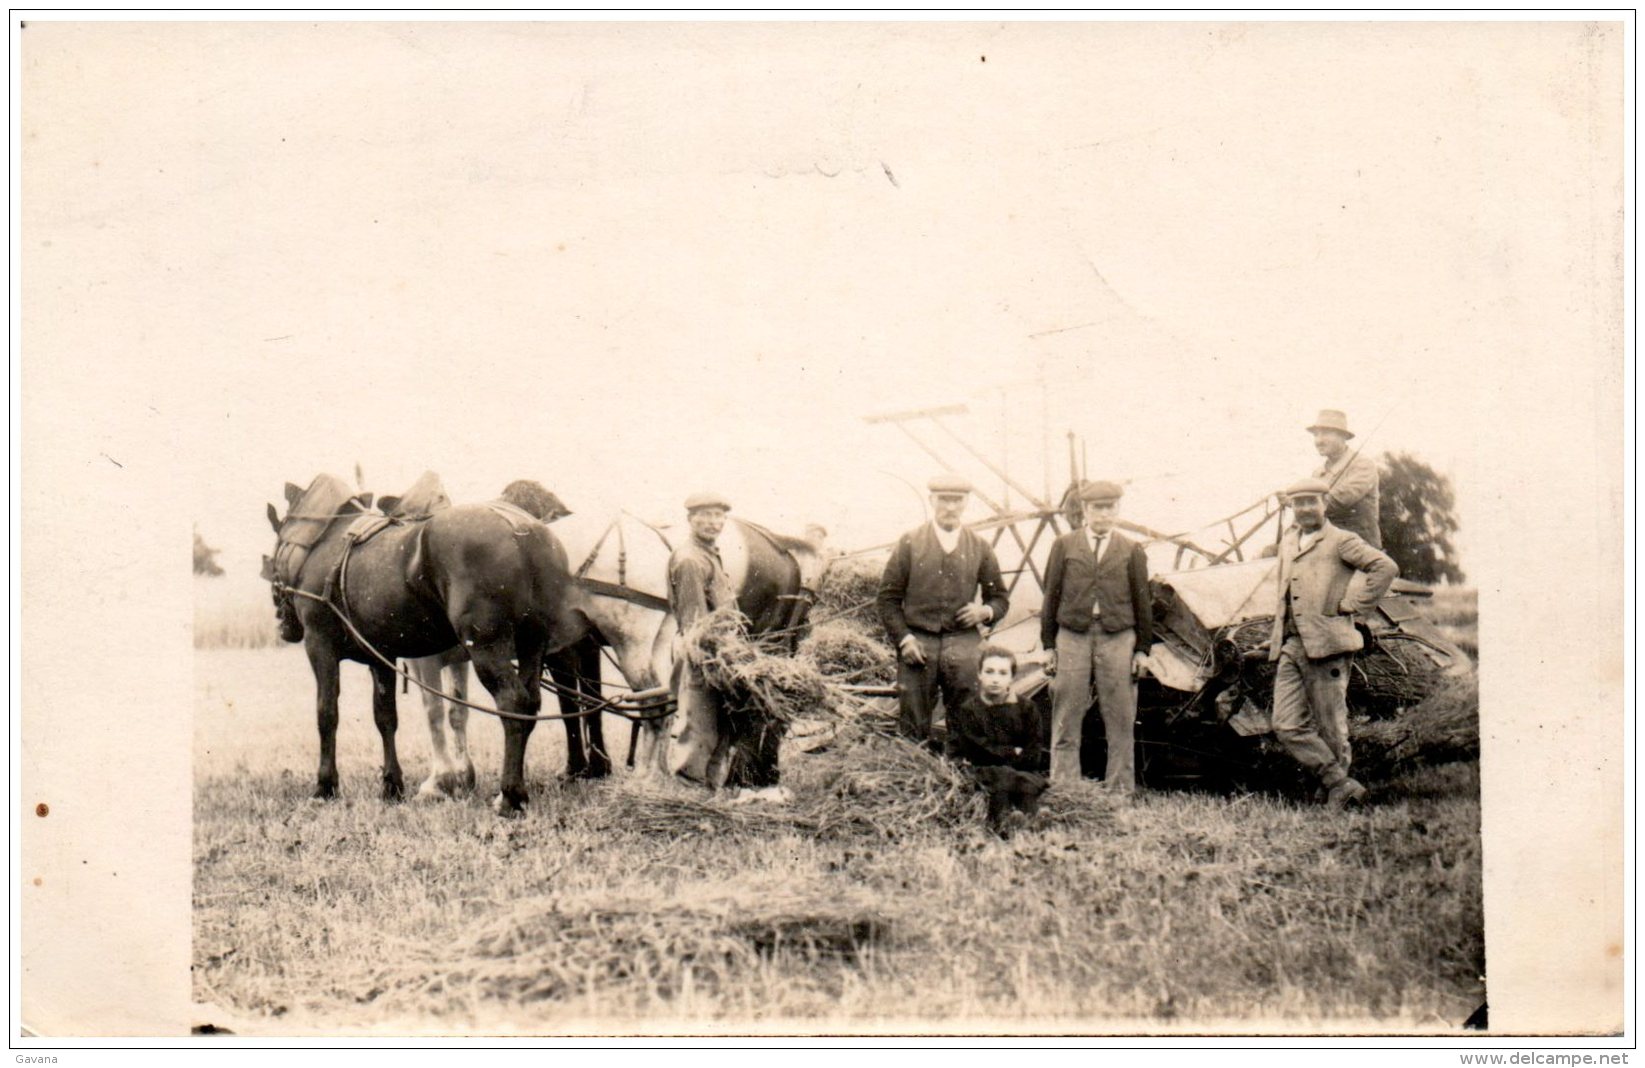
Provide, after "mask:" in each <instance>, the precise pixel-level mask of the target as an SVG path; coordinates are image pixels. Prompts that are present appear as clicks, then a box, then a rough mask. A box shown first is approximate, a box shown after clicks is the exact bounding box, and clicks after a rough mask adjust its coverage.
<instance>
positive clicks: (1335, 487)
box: [1308, 408, 1382, 549]
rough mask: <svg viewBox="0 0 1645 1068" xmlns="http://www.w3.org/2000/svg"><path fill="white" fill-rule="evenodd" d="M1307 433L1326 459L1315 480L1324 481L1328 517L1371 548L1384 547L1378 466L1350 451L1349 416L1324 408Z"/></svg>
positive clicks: (1351, 433)
mask: <svg viewBox="0 0 1645 1068" xmlns="http://www.w3.org/2000/svg"><path fill="white" fill-rule="evenodd" d="M1308 432H1309V433H1310V434H1312V435H1314V450H1315V451H1316V452H1318V453H1319V454H1320V456H1322V457H1324V458H1325V463H1324V465H1323V466H1321V467H1320V469H1319V470H1317V471H1315V472H1314V477H1315V478H1319V479H1324V480H1325V486H1326V493H1325V518H1326V519H1328V520H1330V521H1331V525H1332V526H1335V527H1339V528H1340V529H1342V530H1347V531H1352V532H1353V533H1355V534H1358V535H1359V536H1360V537H1362V538H1364V539H1365V540H1366V541H1367V542H1369V543H1370V545H1371V548H1373V549H1380V548H1382V525H1381V520H1380V519H1379V518H1378V515H1377V511H1378V509H1379V508H1380V507H1381V495H1380V493H1379V491H1378V475H1377V463H1376V461H1375V460H1373V459H1371V458H1370V457H1369V456H1362V455H1360V453H1359V450H1357V449H1355V450H1350V449H1349V448H1348V442H1349V441H1351V440H1352V439H1353V436H1354V432H1353V431H1352V430H1349V429H1348V416H1347V414H1346V413H1343V412H1340V411H1338V410H1336V409H1335V408H1324V409H1322V410H1321V411H1320V413H1319V418H1318V419H1316V420H1314V425H1313V426H1310V427H1309V428H1308Z"/></svg>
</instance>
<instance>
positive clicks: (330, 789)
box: [309, 782, 337, 801]
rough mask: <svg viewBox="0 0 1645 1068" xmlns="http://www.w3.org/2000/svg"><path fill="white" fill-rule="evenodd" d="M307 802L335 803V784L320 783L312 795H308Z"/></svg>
mask: <svg viewBox="0 0 1645 1068" xmlns="http://www.w3.org/2000/svg"><path fill="white" fill-rule="evenodd" d="M309 800H310V801H335V800H337V784H336V783H334V782H322V783H320V785H318V786H316V787H315V788H314V793H312V794H310V795H309Z"/></svg>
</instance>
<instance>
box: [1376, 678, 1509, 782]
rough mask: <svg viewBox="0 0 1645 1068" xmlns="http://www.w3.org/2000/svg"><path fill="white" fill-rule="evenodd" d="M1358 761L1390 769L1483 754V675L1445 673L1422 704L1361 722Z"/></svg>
mask: <svg viewBox="0 0 1645 1068" xmlns="http://www.w3.org/2000/svg"><path fill="white" fill-rule="evenodd" d="M1352 741H1353V747H1354V766H1355V767H1356V768H1364V769H1365V770H1366V771H1368V772H1377V773H1382V774H1386V773H1389V772H1392V771H1394V770H1396V769H1399V768H1401V767H1406V766H1415V765H1422V764H1430V765H1431V764H1446V763H1451V762H1454V761H1461V760H1477V759H1479V677H1478V676H1476V675H1474V674H1473V673H1471V672H1469V673H1465V674H1458V675H1442V676H1440V677H1439V678H1438V680H1437V683H1436V685H1435V687H1434V689H1433V691H1432V692H1431V693H1430V694H1429V695H1428V696H1427V697H1426V698H1425V699H1423V701H1422V703H1421V704H1418V705H1416V706H1415V707H1413V708H1409V709H1407V710H1405V711H1404V712H1403V713H1402V714H1400V715H1399V716H1397V717H1395V718H1393V719H1387V720H1372V721H1370V722H1367V723H1356V724H1355V725H1354V732H1353V739H1352Z"/></svg>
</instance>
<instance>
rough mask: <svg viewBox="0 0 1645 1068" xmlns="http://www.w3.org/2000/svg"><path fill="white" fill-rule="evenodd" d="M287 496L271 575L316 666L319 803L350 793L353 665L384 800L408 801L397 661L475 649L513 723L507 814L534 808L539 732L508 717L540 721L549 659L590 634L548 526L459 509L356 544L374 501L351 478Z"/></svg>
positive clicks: (506, 512) (502, 806) (503, 799)
mask: <svg viewBox="0 0 1645 1068" xmlns="http://www.w3.org/2000/svg"><path fill="white" fill-rule="evenodd" d="M286 499H287V501H288V503H289V505H290V509H289V512H288V514H287V515H286V517H285V518H284V519H282V518H280V516H279V513H278V512H277V511H276V510H275V508H274V506H273V505H269V509H268V513H269V521H270V523H271V524H272V525H273V526H274V529H275V533H276V534H277V535H279V538H278V541H277V543H276V547H275V554H274V556H273V558H265V560H264V577H265V578H267V579H269V581H270V582H271V583H273V585H274V604H275V609H276V612H277V614H278V616H279V620H280V635H281V637H282V638H284V639H285V640H287V641H291V642H297V641H301V642H302V643H303V646H304V649H305V650H306V651H307V653H308V659H309V664H310V666H311V667H312V668H313V670H314V680H315V687H316V690H317V719H318V725H319V732H320V768H319V776H318V783H317V785H316V787H315V796H316V797H320V798H329V797H334V796H335V795H336V793H337V753H336V748H337V694H338V676H339V670H338V669H339V664H340V662H341V661H343V660H355V661H359V662H361V663H364V664H365V665H366V666H367V667H369V668H370V669H371V674H372V683H373V693H372V714H373V718H374V719H375V720H376V724H377V730H378V733H379V734H380V735H381V736H382V742H383V796H384V797H385V798H388V799H396V798H399V797H400V796H401V795H402V794H403V792H404V780H403V777H402V774H401V771H400V762H399V757H398V755H397V754H396V751H395V741H394V735H395V730H396V728H397V713H396V709H395V694H394V683H395V676H396V672H395V670H394V667H393V661H394V660H395V658H397V657H406V658H412V657H424V656H431V655H433V654H435V653H440V652H444V651H445V650H447V649H450V648H451V647H452V646H461V647H462V648H463V649H465V650H466V651H467V652H468V655H469V657H470V658H471V659H472V660H473V662H474V667H475V672H476V673H477V674H478V675H479V678H480V682H481V683H482V684H483V685H484V686H485V688H486V689H487V690H489V691H490V692H491V695H492V697H493V698H494V699H495V701H496V704H497V708H498V709H499V710H500V711H501V712H503V713H504V714H505V718H504V719H503V735H504V746H503V769H502V784H501V792H500V794H499V796H498V808H499V811H503V812H507V813H512V812H517V811H518V810H519V809H520V808H521V807H522V806H523V805H524V804H525V801H526V787H525V750H526V742H527V740H528V739H529V737H530V735H531V729H532V727H533V726H534V724H533V722H531V721H530V720H529V719H514V718H507V716H509V715H513V716H535V715H537V714H538V711H539V709H540V708H541V705H542V699H541V694H540V692H539V689H538V680H539V679H540V677H541V674H542V668H543V661H544V657H545V656H546V655H547V654H548V653H549V652H550V651H553V650H557V649H560V648H564V647H565V646H566V645H569V644H570V643H571V642H572V641H574V640H575V639H576V637H577V635H578V631H579V624H578V622H577V620H576V619H575V617H574V616H573V615H572V614H571V611H570V590H571V576H570V573H569V571H568V569H567V564H566V555H565V550H564V548H563V547H562V546H561V545H560V544H559V542H558V541H557V540H556V539H555V537H554V536H553V535H552V534H551V533H550V532H549V530H548V528H547V527H546V526H544V525H543V524H542V523H539V522H536V521H535V520H533V519H532V518H531V517H529V516H525V515H523V514H521V513H519V512H518V511H517V510H515V509H511V508H508V507H507V506H502V505H486V504H479V505H464V506H460V507H453V508H449V509H445V510H443V511H440V512H438V513H436V514H434V515H433V516H431V517H430V518H428V519H427V520H424V521H421V522H417V523H409V524H407V523H390V524H389V525H387V526H386V527H385V528H383V529H381V530H379V531H377V532H376V533H374V534H371V535H370V536H367V537H363V538H361V539H360V540H356V539H357V536H359V535H360V531H359V530H358V529H357V528H356V524H357V522H358V521H359V517H360V515H361V513H362V512H363V511H364V509H365V507H366V502H365V501H364V500H362V499H360V498H356V497H353V496H351V495H349V493H348V491H347V487H346V484H344V483H343V482H342V480H341V479H338V478H336V477H335V476H330V475H322V476H320V477H319V478H317V479H315V481H314V484H313V485H311V486H310V487H309V489H308V490H307V491H306V492H304V491H299V490H298V489H297V487H296V486H294V485H291V484H289V483H288V484H287V486H286ZM377 521H378V522H382V523H388V521H387V520H377ZM345 619H346V622H345ZM368 645H369V646H370V648H367V646H368ZM379 656H381V657H382V658H383V659H379ZM384 660H386V661H387V663H385V662H384Z"/></svg>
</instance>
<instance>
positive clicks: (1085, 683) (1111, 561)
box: [1040, 482, 1154, 794]
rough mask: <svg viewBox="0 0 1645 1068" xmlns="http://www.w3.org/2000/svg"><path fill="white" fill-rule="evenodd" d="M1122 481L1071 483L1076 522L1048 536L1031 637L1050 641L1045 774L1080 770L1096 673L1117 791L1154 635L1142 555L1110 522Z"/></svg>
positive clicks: (1126, 769) (1129, 765)
mask: <svg viewBox="0 0 1645 1068" xmlns="http://www.w3.org/2000/svg"><path fill="white" fill-rule="evenodd" d="M1122 492H1123V491H1122V490H1121V487H1120V486H1119V484H1118V483H1115V482H1087V483H1085V484H1084V485H1083V486H1081V487H1080V493H1079V497H1080V507H1081V509H1082V511H1083V514H1084V518H1085V522H1084V523H1083V524H1082V525H1081V526H1080V528H1079V529H1078V530H1073V531H1070V532H1068V533H1067V534H1064V535H1062V537H1060V538H1058V539H1057V540H1056V541H1055V542H1053V543H1052V544H1051V556H1050V559H1048V560H1047V561H1046V564H1045V602H1044V604H1043V605H1042V606H1041V608H1040V644H1041V645H1042V646H1043V647H1044V648H1045V649H1046V650H1048V651H1049V654H1050V655H1049V656H1048V657H1047V658H1046V664H1045V666H1046V670H1047V671H1048V672H1050V673H1053V674H1054V680H1053V682H1052V684H1051V784H1052V785H1053V786H1060V785H1067V784H1069V783H1075V782H1078V781H1079V779H1080V741H1081V734H1082V733H1083V729H1084V722H1085V713H1086V711H1087V710H1088V709H1089V708H1090V707H1091V683H1092V679H1093V678H1095V680H1096V690H1097V704H1098V706H1099V708H1100V710H1101V713H1102V727H1103V732H1104V734H1105V735H1106V736H1107V742H1108V767H1107V771H1106V774H1105V775H1104V776H1103V782H1104V783H1106V784H1107V785H1108V787H1109V788H1111V789H1112V790H1114V791H1115V792H1116V793H1125V794H1129V793H1131V792H1134V791H1135V790H1136V786H1137V772H1136V761H1135V758H1134V749H1135V745H1136V740H1135V733H1134V728H1135V724H1136V719H1137V688H1136V678H1137V675H1138V673H1139V672H1140V671H1141V670H1142V662H1143V661H1144V660H1145V659H1146V657H1147V654H1148V652H1149V650H1150V649H1151V648H1152V647H1153V644H1154V614H1153V599H1152V597H1151V595H1150V594H1149V590H1148V560H1147V557H1146V556H1145V555H1144V553H1143V549H1142V546H1141V545H1138V544H1137V543H1136V542H1134V541H1132V540H1131V539H1130V538H1127V537H1126V536H1125V535H1124V534H1122V533H1120V532H1119V531H1117V530H1115V529H1114V522H1115V520H1116V519H1117V518H1118V513H1119V502H1120V497H1121V495H1122Z"/></svg>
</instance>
